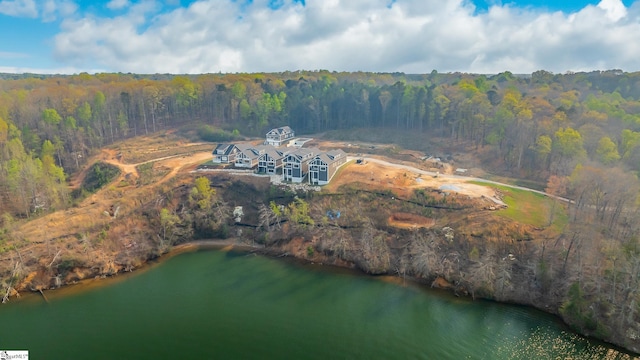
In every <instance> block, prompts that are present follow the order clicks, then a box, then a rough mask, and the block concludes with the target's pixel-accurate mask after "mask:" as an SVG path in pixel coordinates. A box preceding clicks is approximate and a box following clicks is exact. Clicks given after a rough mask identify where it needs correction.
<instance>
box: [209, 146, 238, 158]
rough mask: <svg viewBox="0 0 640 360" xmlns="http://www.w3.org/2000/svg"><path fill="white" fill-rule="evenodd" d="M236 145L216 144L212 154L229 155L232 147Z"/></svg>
mask: <svg viewBox="0 0 640 360" xmlns="http://www.w3.org/2000/svg"><path fill="white" fill-rule="evenodd" d="M235 147H236V146H235V145H234V144H218V145H217V146H216V147H215V149H213V152H212V154H213V155H229V154H231V153H232V152H233V149H234V148H235Z"/></svg>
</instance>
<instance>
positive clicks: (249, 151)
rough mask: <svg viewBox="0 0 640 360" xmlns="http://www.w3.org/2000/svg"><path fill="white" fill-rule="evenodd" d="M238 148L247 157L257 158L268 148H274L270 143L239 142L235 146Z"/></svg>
mask: <svg viewBox="0 0 640 360" xmlns="http://www.w3.org/2000/svg"><path fill="white" fill-rule="evenodd" d="M236 147H237V148H238V150H239V151H240V152H241V153H242V154H244V155H245V156H246V157H247V158H249V159H257V158H259V157H260V155H262V154H264V153H265V152H267V151H268V150H270V149H275V148H274V147H273V146H271V145H250V144H241V145H237V146H236Z"/></svg>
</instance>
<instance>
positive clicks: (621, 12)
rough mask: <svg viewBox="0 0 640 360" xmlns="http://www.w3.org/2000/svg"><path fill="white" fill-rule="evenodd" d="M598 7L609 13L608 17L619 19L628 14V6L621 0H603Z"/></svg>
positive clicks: (614, 19)
mask: <svg viewBox="0 0 640 360" xmlns="http://www.w3.org/2000/svg"><path fill="white" fill-rule="evenodd" d="M598 7H599V8H600V9H602V10H604V11H605V12H606V13H607V17H608V18H609V19H611V20H613V21H618V20H620V19H622V18H623V17H625V16H627V8H626V7H625V6H624V4H623V3H622V1H621V0H601V1H600V3H599V4H598Z"/></svg>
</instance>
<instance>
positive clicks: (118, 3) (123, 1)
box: [107, 0, 130, 10]
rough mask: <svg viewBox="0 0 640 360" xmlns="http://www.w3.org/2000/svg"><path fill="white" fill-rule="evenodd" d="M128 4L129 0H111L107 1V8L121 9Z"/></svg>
mask: <svg viewBox="0 0 640 360" xmlns="http://www.w3.org/2000/svg"><path fill="white" fill-rule="evenodd" d="M129 5H130V4H129V0H111V1H109V2H108V3H107V9H109V10H121V9H124V8H126V7H128V6H129Z"/></svg>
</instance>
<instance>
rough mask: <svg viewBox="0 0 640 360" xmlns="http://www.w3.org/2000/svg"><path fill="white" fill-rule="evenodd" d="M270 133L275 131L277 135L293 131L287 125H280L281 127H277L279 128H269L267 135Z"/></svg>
mask: <svg viewBox="0 0 640 360" xmlns="http://www.w3.org/2000/svg"><path fill="white" fill-rule="evenodd" d="M271 133H276V134H278V135H282V134H291V133H293V130H291V128H290V127H289V126H282V127H279V128H275V129H271V130H269V132H268V133H267V135H269V134H271Z"/></svg>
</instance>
